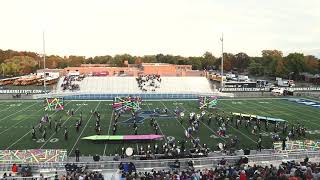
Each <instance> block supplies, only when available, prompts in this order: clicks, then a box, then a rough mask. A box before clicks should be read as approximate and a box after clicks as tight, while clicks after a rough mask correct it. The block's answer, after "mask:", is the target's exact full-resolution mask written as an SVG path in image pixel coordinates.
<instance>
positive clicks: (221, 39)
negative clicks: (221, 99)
mask: <svg viewBox="0 0 320 180" xmlns="http://www.w3.org/2000/svg"><path fill="white" fill-rule="evenodd" d="M220 41H221V85H220V87H221V91H222V88H223V33H222V36H221V38H220Z"/></svg>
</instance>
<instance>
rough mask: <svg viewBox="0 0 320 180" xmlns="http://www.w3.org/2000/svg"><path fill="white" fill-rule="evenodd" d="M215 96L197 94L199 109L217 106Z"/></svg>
mask: <svg viewBox="0 0 320 180" xmlns="http://www.w3.org/2000/svg"><path fill="white" fill-rule="evenodd" d="M217 104H218V97H217V96H199V108H200V109H214V108H216V107H217Z"/></svg>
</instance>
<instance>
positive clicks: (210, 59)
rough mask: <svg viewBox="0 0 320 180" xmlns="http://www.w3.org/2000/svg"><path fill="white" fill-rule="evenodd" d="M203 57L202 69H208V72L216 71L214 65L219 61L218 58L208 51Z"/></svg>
mask: <svg viewBox="0 0 320 180" xmlns="http://www.w3.org/2000/svg"><path fill="white" fill-rule="evenodd" d="M202 57H203V58H202V62H201V64H202V69H207V70H209V69H214V65H215V63H216V61H217V59H216V57H214V56H213V55H212V53H210V52H208V51H207V52H205V53H204V54H203V56H202Z"/></svg>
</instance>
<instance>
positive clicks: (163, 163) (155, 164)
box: [0, 151, 320, 171]
mask: <svg viewBox="0 0 320 180" xmlns="http://www.w3.org/2000/svg"><path fill="white" fill-rule="evenodd" d="M241 157H244V155H237V156H217V157H205V158H185V159H179V161H180V163H181V166H183V165H186V164H187V162H188V161H190V160H192V161H193V162H194V165H195V166H212V165H217V164H218V163H219V161H220V160H221V159H222V158H224V159H225V160H226V161H227V162H228V163H236V162H237V161H238V160H239V159H240V158H241ZM246 157H248V159H249V162H254V163H256V162H268V161H277V160H278V161H283V160H287V161H289V160H303V159H304V158H305V157H309V158H319V157H320V152H318V151H294V152H280V153H274V154H254V155H246ZM102 159H103V157H102ZM120 162H133V163H134V164H135V166H136V168H167V167H169V165H170V164H172V163H173V162H175V159H156V160H121V161H99V162H52V163H30V164H29V165H30V166H31V168H32V169H33V170H39V169H51V170H52V169H54V170H61V169H64V168H65V164H66V163H71V164H73V163H74V164H77V165H78V166H87V167H88V168H89V169H108V170H113V169H118V166H119V164H120ZM11 166H12V163H0V170H2V171H9V170H11Z"/></svg>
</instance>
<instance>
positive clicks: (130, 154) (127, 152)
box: [126, 147, 133, 157]
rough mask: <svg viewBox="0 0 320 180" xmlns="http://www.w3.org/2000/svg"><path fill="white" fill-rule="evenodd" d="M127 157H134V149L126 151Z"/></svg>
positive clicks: (129, 148)
mask: <svg viewBox="0 0 320 180" xmlns="http://www.w3.org/2000/svg"><path fill="white" fill-rule="evenodd" d="M126 155H127V156H128V157H130V156H132V155H133V149H132V148H131V147H128V148H127V149H126Z"/></svg>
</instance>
